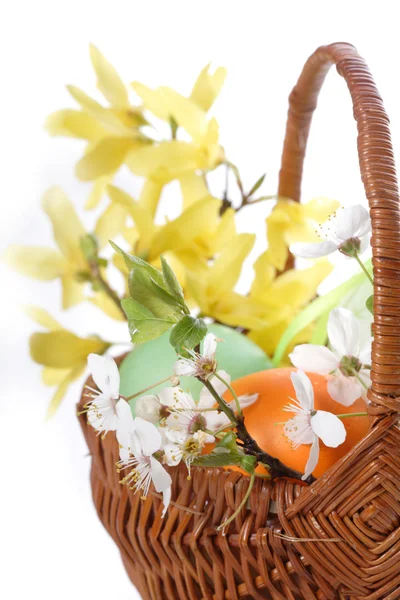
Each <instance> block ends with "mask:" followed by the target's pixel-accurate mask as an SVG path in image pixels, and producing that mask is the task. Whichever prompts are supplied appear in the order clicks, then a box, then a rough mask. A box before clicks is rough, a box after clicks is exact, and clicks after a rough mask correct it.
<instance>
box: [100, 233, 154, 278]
mask: <svg viewBox="0 0 400 600" xmlns="http://www.w3.org/2000/svg"><path fill="white" fill-rule="evenodd" d="M109 242H110V244H111V246H112V247H113V248H114V250H115V251H116V252H118V254H120V255H121V256H122V258H123V259H124V261H125V264H126V266H127V268H128V269H129V271H131V270H132V269H135V268H140V269H143V270H144V271H146V272H147V273H148V274H149V275H150V276H151V277H152V279H154V281H155V282H156V283H157V284H158V285H159V286H161V287H164V280H163V276H162V274H161V273H160V271H159V270H158V269H156V268H155V267H153V266H152V265H150V264H149V263H147V262H146V261H145V260H143V259H142V258H139V257H138V256H133V254H129V253H128V252H125V250H122V248H120V247H119V246H117V244H115V243H114V242H112V241H111V240H109Z"/></svg>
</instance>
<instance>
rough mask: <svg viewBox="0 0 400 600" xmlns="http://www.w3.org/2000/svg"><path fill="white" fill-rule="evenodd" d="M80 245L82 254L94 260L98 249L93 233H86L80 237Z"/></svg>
mask: <svg viewBox="0 0 400 600" xmlns="http://www.w3.org/2000/svg"><path fill="white" fill-rule="evenodd" d="M80 246H81V250H82V252H83V255H84V256H85V258H86V259H87V260H89V261H90V260H95V259H96V257H97V253H98V250H99V245H98V243H97V239H96V237H95V236H94V235H92V234H90V233H87V234H86V235H84V236H82V237H81V239H80Z"/></svg>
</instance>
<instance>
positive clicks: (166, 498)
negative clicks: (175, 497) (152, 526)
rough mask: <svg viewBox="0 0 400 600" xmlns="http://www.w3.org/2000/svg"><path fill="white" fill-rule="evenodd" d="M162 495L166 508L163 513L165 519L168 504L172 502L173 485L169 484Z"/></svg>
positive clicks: (162, 516)
mask: <svg viewBox="0 0 400 600" xmlns="http://www.w3.org/2000/svg"><path fill="white" fill-rule="evenodd" d="M162 495H163V504H164V509H163V511H162V513H161V518H162V519H163V518H164V517H165V513H166V512H167V509H168V506H169V505H170V502H171V486H169V487H168V488H167V489H166V490H164V491H163V493H162Z"/></svg>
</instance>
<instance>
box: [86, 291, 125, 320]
mask: <svg viewBox="0 0 400 600" xmlns="http://www.w3.org/2000/svg"><path fill="white" fill-rule="evenodd" d="M88 300H89V302H91V304H94V305H95V306H97V307H98V308H99V309H100V310H102V311H103V312H104V313H105V314H106V315H107V316H109V317H111V318H112V319H115V320H116V321H125V318H124V316H123V314H122V312H121V311H120V310H119V309H118V306H117V305H116V304H115V302H113V301H112V300H111V298H110V297H109V296H107V295H106V294H104V293H102V292H99V293H98V294H96V295H95V296H92V297H91V298H88Z"/></svg>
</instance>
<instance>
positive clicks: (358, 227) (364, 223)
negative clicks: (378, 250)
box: [336, 204, 371, 241]
mask: <svg viewBox="0 0 400 600" xmlns="http://www.w3.org/2000/svg"><path fill="white" fill-rule="evenodd" d="M370 231H371V220H370V217H369V212H368V211H367V209H366V208H364V206H361V204H356V205H355V206H347V207H346V208H344V209H343V210H341V211H339V213H338V215H337V226H336V235H337V237H338V238H339V239H340V240H342V241H345V240H348V239H349V238H352V237H358V238H361V237H363V236H364V235H366V234H367V233H369V232H370Z"/></svg>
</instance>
